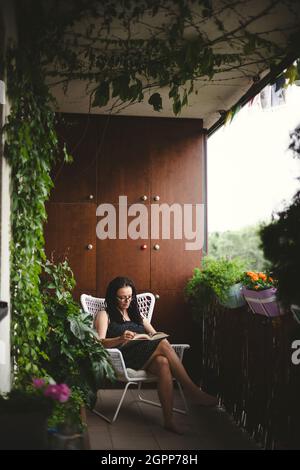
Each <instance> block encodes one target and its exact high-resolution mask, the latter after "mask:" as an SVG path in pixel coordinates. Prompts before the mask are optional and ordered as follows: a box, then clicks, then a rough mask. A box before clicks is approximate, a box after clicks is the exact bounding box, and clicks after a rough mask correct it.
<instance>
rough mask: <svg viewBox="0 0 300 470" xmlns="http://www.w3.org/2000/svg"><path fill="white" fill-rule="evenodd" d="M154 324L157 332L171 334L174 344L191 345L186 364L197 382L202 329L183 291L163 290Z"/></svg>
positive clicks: (156, 307)
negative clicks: (195, 319)
mask: <svg viewBox="0 0 300 470" xmlns="http://www.w3.org/2000/svg"><path fill="white" fill-rule="evenodd" d="M152 323H153V325H154V327H155V328H156V330H157V331H165V332H166V333H169V335H170V338H168V339H169V341H170V342H171V343H173V344H176V343H177V344H182V343H183V344H189V345H190V346H191V348H190V349H189V350H188V351H186V352H185V353H184V363H185V365H186V367H187V369H188V372H189V373H190V374H191V376H192V377H193V378H194V379H195V380H196V379H199V375H200V370H201V363H200V361H201V357H202V354H201V348H202V338H201V328H200V325H199V324H197V323H195V322H194V320H193V318H192V312H191V308H190V306H189V305H188V304H187V303H186V302H185V299H184V294H183V292H182V291H176V290H161V292H160V296H159V299H158V300H156V303H155V308H154V313H153V320H152Z"/></svg>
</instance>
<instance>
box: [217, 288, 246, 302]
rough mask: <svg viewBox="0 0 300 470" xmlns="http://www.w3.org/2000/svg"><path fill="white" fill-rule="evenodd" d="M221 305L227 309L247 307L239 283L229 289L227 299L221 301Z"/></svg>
mask: <svg viewBox="0 0 300 470" xmlns="http://www.w3.org/2000/svg"><path fill="white" fill-rule="evenodd" d="M219 302H220V304H221V305H223V306H224V307H227V308H239V307H243V306H244V305H246V300H245V298H244V296H243V294H242V284H241V283H240V282H239V283H237V284H234V285H233V286H231V287H230V288H229V291H228V294H227V298H226V300H224V301H221V300H220V299H219Z"/></svg>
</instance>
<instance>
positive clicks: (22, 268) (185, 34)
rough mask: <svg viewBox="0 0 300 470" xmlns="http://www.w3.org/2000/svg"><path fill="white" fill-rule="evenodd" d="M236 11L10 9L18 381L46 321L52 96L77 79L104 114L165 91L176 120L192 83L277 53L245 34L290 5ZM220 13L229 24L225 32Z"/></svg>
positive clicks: (132, 3)
mask: <svg viewBox="0 0 300 470" xmlns="http://www.w3.org/2000/svg"><path fill="white" fill-rule="evenodd" d="M246 3H247V1H246V2H245V1H242V0H237V1H235V2H227V1H225V0H224V1H220V2H218V3H214V2H212V1H210V0H189V1H186V0H123V1H119V0H103V1H101V2H99V1H97V0H76V2H71V1H57V0H52V1H51V0H47V1H39V2H36V1H35V0H18V1H17V2H16V18H17V31H18V41H17V42H16V44H11V45H10V46H9V47H8V52H7V57H6V63H5V67H6V75H7V85H8V95H9V98H10V103H11V113H10V116H9V118H8V122H7V124H6V129H5V131H6V158H7V159H8V161H9V163H10V165H11V172H12V188H11V189H12V244H11V289H12V318H13V335H12V338H13V355H14V361H15V371H16V372H17V379H18V380H22V377H24V376H26V375H32V374H37V373H38V372H39V368H40V366H39V359H40V358H41V357H45V352H44V351H43V350H42V349H41V346H40V345H41V344H42V341H43V339H45V336H46V333H47V315H46V313H45V310H44V306H43V303H42V300H41V293H40V280H39V276H40V273H41V265H42V263H43V261H44V259H45V254H44V238H43V223H44V221H45V219H46V213H45V201H46V200H47V198H48V197H49V192H50V189H51V186H52V182H51V178H50V170H51V167H52V165H53V163H54V161H55V159H56V156H57V154H58V141H57V137H56V133H55V103H54V100H53V98H52V95H51V89H52V88H51V87H52V86H54V85H61V86H63V88H64V90H67V89H68V86H69V84H70V83H71V82H72V81H73V80H81V81H84V82H85V83H86V84H87V93H88V94H89V95H90V102H91V106H93V107H103V106H108V105H109V108H110V112H118V111H119V110H120V109H122V108H124V106H128V105H130V104H132V103H137V102H140V101H143V100H147V101H148V103H149V105H150V106H152V107H153V109H154V110H156V111H159V110H161V109H162V106H163V102H162V97H161V94H160V89H161V88H162V87H165V88H166V89H167V90H168V92H169V99H170V100H171V101H172V103H173V111H174V114H179V113H180V111H181V109H182V107H183V106H185V105H187V104H188V97H189V95H190V94H192V93H197V88H198V86H204V85H205V84H206V83H207V82H208V81H212V80H215V81H216V83H218V82H219V81H220V80H228V79H229V80H232V79H233V78H232V77H233V76H232V73H233V72H239V73H237V74H235V76H234V77H235V78H234V79H235V80H236V79H238V78H239V77H244V76H245V75H246V76H248V77H249V76H250V77H252V76H253V75H256V74H257V73H258V72H259V71H260V70H262V69H264V68H266V66H267V64H268V65H269V66H272V64H275V63H277V62H278V61H280V60H281V58H282V57H283V56H284V54H285V52H286V48H285V47H283V48H280V47H278V46H276V44H275V43H274V42H272V40H271V39H270V36H269V34H271V33H272V31H270V30H268V28H267V27H265V28H264V31H262V33H260V34H259V33H253V25H255V22H256V21H261V20H262V18H264V16H266V15H268V14H270V13H271V12H272V11H273V10H274V9H275V8H276V7H277V6H278V5H280V4H283V3H286V4H287V5H288V6H289V8H292V7H293V5H295V1H293V0H285V2H282V1H280V2H279V0H269V1H266V2H263V4H262V6H261V7H259V5H260V2H258V7H257V9H256V10H255V12H249V10H247V8H245V4H246ZM248 3H251V2H248ZM246 11H248V13H245V12H246ZM229 15H235V19H234V20H233V21H231V22H229V23H228V22H227V20H226V18H228V16H229ZM209 25H210V26H209ZM208 26H209V27H208ZM275 32H276V31H275ZM277 32H278V31H277ZM230 77H231V78H230ZM253 78H254V77H253ZM65 156H66V154H65ZM66 158H67V156H66Z"/></svg>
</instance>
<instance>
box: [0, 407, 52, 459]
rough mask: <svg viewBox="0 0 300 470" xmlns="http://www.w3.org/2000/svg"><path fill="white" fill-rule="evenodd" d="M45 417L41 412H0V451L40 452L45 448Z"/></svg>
mask: <svg viewBox="0 0 300 470" xmlns="http://www.w3.org/2000/svg"><path fill="white" fill-rule="evenodd" d="M47 417H48V416H47V415H46V414H45V413H42V412H38V411H32V412H27V411H24V412H21V411H20V412H16V413H12V412H7V413H6V412H1V413H0V449H2V450H25V449H26V450H41V449H46V448H47V434H46V429H47Z"/></svg>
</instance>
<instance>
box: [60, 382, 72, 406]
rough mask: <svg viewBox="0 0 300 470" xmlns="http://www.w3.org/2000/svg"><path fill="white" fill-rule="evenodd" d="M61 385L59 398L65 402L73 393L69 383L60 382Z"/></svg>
mask: <svg viewBox="0 0 300 470" xmlns="http://www.w3.org/2000/svg"><path fill="white" fill-rule="evenodd" d="M58 387H59V398H58V400H59V401H60V402H61V403H64V402H65V401H67V400H68V399H69V397H70V395H71V390H70V389H69V387H68V385H66V384H60V385H58Z"/></svg>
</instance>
